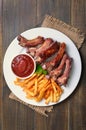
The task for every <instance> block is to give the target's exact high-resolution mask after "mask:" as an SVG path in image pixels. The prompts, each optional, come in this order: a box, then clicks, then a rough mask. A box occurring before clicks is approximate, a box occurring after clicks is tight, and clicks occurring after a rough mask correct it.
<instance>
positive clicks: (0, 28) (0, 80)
mask: <svg viewBox="0 0 86 130" xmlns="http://www.w3.org/2000/svg"><path fill="white" fill-rule="evenodd" d="M2 86H3V83H2V1H0V130H1V129H2Z"/></svg>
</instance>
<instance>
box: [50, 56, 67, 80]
mask: <svg viewBox="0 0 86 130" xmlns="http://www.w3.org/2000/svg"><path fill="white" fill-rule="evenodd" d="M67 57H68V55H67V54H64V55H63V57H62V60H61V62H60V64H59V66H58V67H56V68H55V69H53V70H52V71H51V72H50V76H51V77H52V78H53V79H54V80H56V79H57V78H58V77H59V76H60V75H61V74H62V72H63V69H64V66H65V62H66V59H67Z"/></svg>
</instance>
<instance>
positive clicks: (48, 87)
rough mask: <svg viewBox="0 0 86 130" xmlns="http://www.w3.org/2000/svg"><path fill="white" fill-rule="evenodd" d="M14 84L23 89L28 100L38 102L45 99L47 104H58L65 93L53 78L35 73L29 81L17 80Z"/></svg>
mask: <svg viewBox="0 0 86 130" xmlns="http://www.w3.org/2000/svg"><path fill="white" fill-rule="evenodd" d="M14 84H15V85H18V86H20V87H22V88H23V91H24V92H25V93H26V97H27V98H28V99H34V100H35V101H36V102H40V101H41V100H43V99H45V104H49V103H50V102H58V101H59V99H60V97H61V95H62V93H63V90H62V88H61V87H60V86H59V85H58V84H57V83H56V82H55V81H54V80H53V79H52V78H49V79H47V78H46V76H45V75H44V74H37V73H34V74H33V75H32V76H31V77H30V78H27V79H19V78H16V80H15V81H14Z"/></svg>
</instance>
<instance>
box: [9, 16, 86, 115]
mask: <svg viewBox="0 0 86 130" xmlns="http://www.w3.org/2000/svg"><path fill="white" fill-rule="evenodd" d="M42 27H49V28H54V29H57V30H58V31H61V32H63V33H64V34H66V35H67V36H68V37H69V38H70V39H71V40H72V41H73V42H74V43H75V45H76V46H77V48H78V49H79V48H80V47H81V45H82V43H83V42H84V39H85V34H84V33H82V32H81V31H80V30H79V29H77V28H75V27H72V26H70V25H68V24H66V23H64V22H63V21H61V20H59V19H56V18H54V17H52V16H49V15H46V16H45V19H44V21H43V23H42ZM9 98H10V99H13V100H16V101H19V102H20V103H23V104H24V105H27V106H28V107H30V108H31V109H33V110H35V111H36V112H38V113H40V114H42V115H44V116H48V113H47V112H51V111H52V109H53V106H48V107H39V106H34V105H30V104H27V103H25V102H23V101H21V100H20V99H18V98H17V97H16V96H15V95H14V94H13V93H10V95H9Z"/></svg>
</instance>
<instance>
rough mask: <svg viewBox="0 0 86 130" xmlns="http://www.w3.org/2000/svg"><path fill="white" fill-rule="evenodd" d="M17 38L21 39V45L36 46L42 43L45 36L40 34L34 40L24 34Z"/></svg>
mask: <svg viewBox="0 0 86 130" xmlns="http://www.w3.org/2000/svg"><path fill="white" fill-rule="evenodd" d="M17 40H18V41H19V45H21V46H23V47H34V46H37V45H39V44H42V43H43V42H44V37H41V36H38V37H36V38H34V39H32V40H27V39H26V38H24V37H23V36H21V35H19V36H18V37H17Z"/></svg>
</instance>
